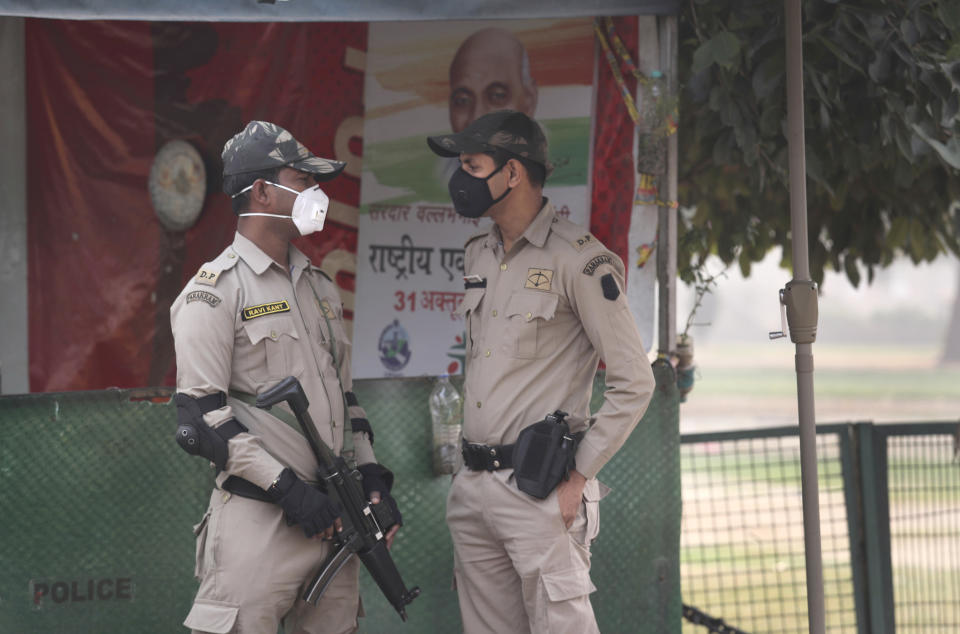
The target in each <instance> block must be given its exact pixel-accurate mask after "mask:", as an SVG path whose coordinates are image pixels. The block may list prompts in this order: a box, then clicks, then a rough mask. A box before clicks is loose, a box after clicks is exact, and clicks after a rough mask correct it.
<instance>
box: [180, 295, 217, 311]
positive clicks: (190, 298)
mask: <svg viewBox="0 0 960 634" xmlns="http://www.w3.org/2000/svg"><path fill="white" fill-rule="evenodd" d="M220 301H221V300H220V298H219V297H217V296H216V295H214V294H213V293H210V292H208V291H190V292H189V293H187V303H188V304H190V303H193V302H203V303H205V304H208V305H210V306H211V307H213V308H216V307H217V306H219V305H220Z"/></svg>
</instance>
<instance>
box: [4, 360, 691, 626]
mask: <svg viewBox="0 0 960 634" xmlns="http://www.w3.org/2000/svg"><path fill="white" fill-rule="evenodd" d="M657 375H658V376H657V378H658V382H659V383H660V387H659V388H658V390H657V393H656V396H655V397H654V400H653V403H652V404H651V406H650V409H649V411H648V412H647V414H646V415H645V417H644V419H643V420H642V421H641V423H640V425H639V426H638V428H637V430H636V431H635V432H634V434H633V435H632V436H631V437H630V439H629V440H628V441H627V444H626V446H625V447H624V449H623V450H622V451H621V452H620V453H619V454H617V456H616V457H615V458H614V459H613V460H612V461H611V462H610V464H608V465H607V466H606V467H605V468H604V470H603V471H602V472H601V474H600V478H601V480H603V481H604V482H606V483H607V484H609V485H611V486H612V487H613V488H614V491H613V492H612V493H611V494H610V496H608V497H607V498H606V499H605V500H604V502H603V503H602V504H601V514H602V520H601V523H602V527H601V531H600V536H599V538H598V539H597V541H596V542H594V546H593V553H594V554H593V580H594V583H595V584H596V586H597V587H598V589H599V591H598V592H597V593H595V594H594V595H593V597H592V598H593V602H594V607H595V610H596V612H597V618H598V620H599V622H600V628H601V630H602V631H603V632H607V633H609V632H631V633H632V632H638V631H644V632H647V631H649V632H654V631H662V632H679V631H680V621H681V619H680V586H679V530H680V476H679V473H680V470H679V398H678V396H677V392H676V388H675V385H674V382H673V381H674V379H673V374H672V370H670V368H669V367H663V368H661V369H658V371H657ZM432 385H433V384H432V381H430V380H427V379H410V380H396V379H390V380H387V379H385V380H371V381H357V382H356V383H355V384H354V389H355V392H356V393H357V395H358V397H359V399H360V402H361V403H363V405H364V407H365V408H366V410H367V413H368V415H369V417H370V420H371V421H372V422H373V425H374V427H375V429H376V434H377V437H376V447H375V449H376V451H377V455H378V458H379V459H380V461H382V462H383V463H384V464H386V465H388V466H389V467H390V468H391V469H392V470H393V471H394V472H395V474H396V476H397V479H396V481H397V486H396V489H395V491H394V493H395V494H396V496H397V498H398V502H399V504H400V508H401V509H402V511H403V515H404V522H405V526H404V527H403V529H401V531H400V533H399V534H398V536H397V539H396V541H395V543H394V547H393V555H394V558H395V559H396V561H397V565H398V567H399V568H400V571H401V573H402V574H403V577H404V580H405V581H406V582H407V584H408V585H419V586H420V588H421V589H422V590H423V594H422V595H421V596H420V597H419V598H418V599H417V600H416V601H414V603H413V604H412V605H410V606H409V607H408V609H407V612H408V617H409V618H408V621H407V623H406V624H405V625H404V624H402V623H401V621H400V619H399V617H398V616H397V614H396V613H395V612H394V610H393V608H392V607H391V606H389V604H387V602H386V600H385V599H383V597H382V596H381V595H380V592H379V590H378V589H377V588H376V586H375V584H374V583H373V581H372V580H371V579H370V577H369V576H368V575H367V574H366V572H362V573H361V587H362V595H363V600H364V607H365V609H366V612H367V617H366V618H365V619H363V620H362V621H361V631H363V632H369V633H381V632H394V631H406V632H443V633H447V632H457V631H460V629H461V627H460V618H459V611H458V607H457V600H456V594H455V593H454V591H453V590H452V589H451V580H452V560H453V555H452V545H451V541H450V534H449V532H448V531H447V528H446V525H445V523H444V507H445V504H446V494H447V490H448V488H449V485H450V476H434V475H433V473H432V467H431V455H430V451H431V442H430V438H431V426H430V416H429V410H428V406H427V397H428V395H429V393H430V389H431V388H432ZM457 386H458V387H460V383H457ZM594 387H595V389H594V399H593V405H594V408H596V407H598V406H599V403H600V402H602V390H603V385H602V376H600V377H598V381H597V383H596V384H595V386H594ZM152 393H153V394H154V395H156V394H161V396H159V397H158V398H155V399H150V398H149V397H148V395H149V394H151V392H149V391H144V390H107V391H104V392H76V393H65V394H37V395H24V396H8V397H0V433H2V437H3V443H2V445H0V536H2V540H0V571H2V572H0V632H44V633H47V632H70V633H75V632H97V633H104V634H107V633H111V632H117V633H121V632H123V633H128V632H142V633H148V632H164V633H165V632H177V631H186V630H185V629H183V628H182V627H181V625H180V623H181V622H182V620H183V618H184V616H185V615H186V613H187V611H188V610H189V607H190V602H191V600H192V598H193V594H194V592H195V591H196V587H197V582H196V581H195V580H194V578H193V576H192V574H193V548H194V542H193V535H192V531H191V527H192V525H193V524H194V523H196V522H197V521H199V519H200V517H201V516H202V515H203V511H204V509H205V508H206V504H207V499H208V497H209V491H210V487H211V486H212V482H213V471H212V470H211V469H210V468H209V467H208V466H207V465H206V463H205V462H204V461H203V460H200V459H197V458H193V457H191V456H187V455H186V454H184V453H183V452H182V451H181V450H180V449H179V448H178V447H177V446H176V444H175V443H174V442H173V431H174V429H175V427H176V423H175V419H176V414H175V410H174V408H173V406H172V404H170V403H168V402H167V401H168V398H169V394H170V391H169V390H165V391H157V390H154V391H153V392H152ZM155 401H156V402H155Z"/></svg>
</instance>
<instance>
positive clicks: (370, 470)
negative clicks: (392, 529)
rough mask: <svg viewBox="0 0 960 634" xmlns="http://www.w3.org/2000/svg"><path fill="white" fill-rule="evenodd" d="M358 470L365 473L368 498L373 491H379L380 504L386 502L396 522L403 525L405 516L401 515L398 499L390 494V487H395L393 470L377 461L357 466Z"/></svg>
mask: <svg viewBox="0 0 960 634" xmlns="http://www.w3.org/2000/svg"><path fill="white" fill-rule="evenodd" d="M357 471H359V472H360V473H361V475H363V494H364V495H365V496H367V499H368V500H369V499H370V494H371V493H373V492H374V491H377V492H378V493H379V494H380V504H386V505H387V508H389V509H390V513H391V514H392V515H393V520H394V522H395V523H396V524H399V525H400V526H403V516H401V515H400V509H399V508H398V507H397V501H396V500H395V499H393V496H392V495H390V489H392V488H393V472H391V471H390V469H387V468H386V467H384V466H383V465H380V464H377V463H375V462H368V463H367V464H362V465H360V466H359V467H357ZM387 528H389V527H387Z"/></svg>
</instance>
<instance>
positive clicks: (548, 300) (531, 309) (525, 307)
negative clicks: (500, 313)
mask: <svg viewBox="0 0 960 634" xmlns="http://www.w3.org/2000/svg"><path fill="white" fill-rule="evenodd" d="M558 301H559V296H557V295H555V294H553V293H543V292H523V291H520V292H515V293H514V294H513V295H511V296H510V299H509V300H507V308H506V316H507V331H508V336H507V341H506V342H505V346H506V352H507V354H509V355H510V356H513V357H516V358H518V359H535V358H537V357H539V356H542V353H543V349H542V348H543V341H541V339H542V337H541V336H540V329H541V328H543V327H544V325H546V323H547V322H549V321H550V320H552V319H553V317H554V315H556V312H557V302H558Z"/></svg>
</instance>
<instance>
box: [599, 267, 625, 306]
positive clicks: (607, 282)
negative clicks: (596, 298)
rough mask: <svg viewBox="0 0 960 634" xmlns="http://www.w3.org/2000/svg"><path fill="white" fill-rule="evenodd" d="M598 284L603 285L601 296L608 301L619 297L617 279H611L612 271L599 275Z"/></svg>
mask: <svg viewBox="0 0 960 634" xmlns="http://www.w3.org/2000/svg"><path fill="white" fill-rule="evenodd" d="M600 286H601V287H603V296H604V297H606V298H607V299H609V300H610V301H613V300H615V299H616V298H618V297H620V289H619V288H618V287H617V280H615V279H613V273H607V274H606V275H604V276H603V277H601V278H600Z"/></svg>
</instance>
